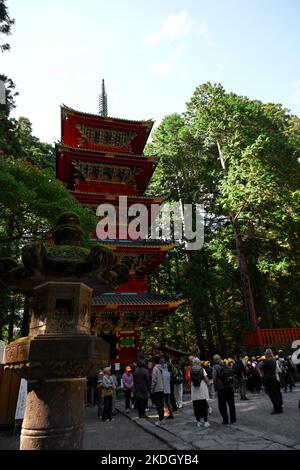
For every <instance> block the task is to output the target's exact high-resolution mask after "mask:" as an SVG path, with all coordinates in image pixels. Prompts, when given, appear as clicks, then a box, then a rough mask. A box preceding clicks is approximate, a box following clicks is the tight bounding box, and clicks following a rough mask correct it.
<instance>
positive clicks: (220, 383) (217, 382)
mask: <svg viewBox="0 0 300 470" xmlns="http://www.w3.org/2000/svg"><path fill="white" fill-rule="evenodd" d="M225 367H226V366H224V364H223V363H222V360H221V357H220V356H219V354H215V356H214V366H213V381H214V387H215V390H216V391H217V393H218V405H219V411H220V414H221V416H222V418H223V424H229V422H228V412H227V405H228V408H229V415H230V424H234V423H235V422H236V414H235V404H234V390H233V384H230V383H229V379H228V378H227V374H226V373H225ZM228 369H229V368H228ZM228 375H229V374H228Z"/></svg>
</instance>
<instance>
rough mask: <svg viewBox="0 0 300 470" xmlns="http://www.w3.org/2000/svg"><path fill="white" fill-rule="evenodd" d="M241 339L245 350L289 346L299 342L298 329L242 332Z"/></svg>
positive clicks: (260, 329) (299, 333)
mask: <svg viewBox="0 0 300 470" xmlns="http://www.w3.org/2000/svg"><path fill="white" fill-rule="evenodd" d="M242 337H243V342H244V344H245V346H246V347H247V348H252V347H257V346H259V347H267V346H270V347H271V346H273V347H275V346H276V347H280V346H291V344H292V342H293V341H295V340H297V339H299V340H300V327H295V328H270V329H267V328H257V329H256V330H254V331H250V330H248V331H244V332H243V333H242Z"/></svg>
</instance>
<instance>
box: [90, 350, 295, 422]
mask: <svg viewBox="0 0 300 470" xmlns="http://www.w3.org/2000/svg"><path fill="white" fill-rule="evenodd" d="M249 371H250V372H249ZM184 380H186V382H187V384H188V385H189V388H190V390H191V400H192V403H193V410H194V415H195V419H196V423H197V426H203V427H205V428H208V427H209V426H210V424H209V422H208V415H209V411H210V407H209V404H208V400H209V399H210V398H213V397H214V394H215V393H216V394H217V399H218V407H219V412H220V414H221V417H222V423H223V424H225V425H228V424H234V423H235V422H236V410H235V398H234V394H235V392H237V391H239V392H240V398H241V400H247V399H248V398H247V396H246V392H247V390H249V389H250V390H252V388H253V391H256V392H259V391H260V389H261V388H262V387H264V390H265V392H266V393H267V394H268V396H269V398H270V400H271V402H272V404H273V410H272V412H271V414H279V413H282V411H283V409H282V395H281V387H284V388H285V391H286V389H287V387H290V390H292V387H293V386H294V385H295V382H294V379H293V374H292V371H291V365H290V363H289V361H288V358H287V357H285V355H284V354H283V353H280V354H279V356H278V357H274V355H273V353H272V351H271V349H267V350H266V351H265V354H264V356H261V357H257V358H253V357H252V359H251V360H249V357H248V356H247V355H246V353H244V354H242V355H240V356H239V357H238V358H237V360H235V361H233V360H231V359H230V360H226V359H221V357H220V355H218V354H216V355H215V356H214V357H213V361H212V363H210V362H209V361H201V360H200V359H199V358H197V357H192V356H190V357H189V364H188V365H187V366H186V367H185V368H183V367H182V366H181V365H180V363H179V360H178V359H177V358H175V359H173V360H172V361H171V360H170V359H169V357H159V356H155V357H153V358H152V360H151V361H148V362H146V360H145V359H144V357H143V356H140V357H139V359H138V361H137V363H136V364H133V365H131V366H127V367H126V368H125V372H124V373H123V375H122V378H121V384H118V381H117V379H116V377H115V376H114V375H111V369H110V368H109V367H107V368H105V369H104V370H103V371H100V373H99V375H98V390H99V396H100V398H99V403H101V407H102V409H103V411H102V420H104V421H109V420H111V419H112V411H113V402H114V397H115V392H116V389H117V388H118V387H121V388H122V389H123V391H124V396H125V407H126V413H130V412H131V410H132V409H133V408H135V409H136V410H137V412H138V417H139V418H145V417H146V412H147V411H148V410H149V408H150V406H154V407H156V409H157V413H158V421H156V423H155V424H156V425H157V426H160V425H164V424H165V423H166V420H167V419H173V418H174V412H176V411H177V410H178V409H180V408H182V402H183V383H184ZM250 380H251V382H250ZM250 387H251V388H250ZM149 400H151V401H149ZM102 405H103V406H102ZM98 416H100V415H99V412H98Z"/></svg>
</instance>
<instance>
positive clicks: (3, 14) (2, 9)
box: [0, 0, 15, 52]
mask: <svg viewBox="0 0 300 470" xmlns="http://www.w3.org/2000/svg"><path fill="white" fill-rule="evenodd" d="M14 23H15V20H13V19H11V18H10V16H9V13H8V9H7V6H6V0H0V38H1V43H0V50H1V51H2V52H3V51H8V50H9V49H10V45H9V44H8V43H3V42H2V37H1V36H2V35H5V36H8V35H9V34H10V31H11V27H12V25H13V24H14Z"/></svg>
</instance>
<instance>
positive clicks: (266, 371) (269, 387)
mask: <svg viewBox="0 0 300 470" xmlns="http://www.w3.org/2000/svg"><path fill="white" fill-rule="evenodd" d="M265 356H266V359H265V360H264V361H263V362H262V363H261V364H260V369H261V371H262V373H263V384H264V386H265V387H266V392H267V393H268V395H269V397H270V400H271V402H272V403H273V407H274V409H273V411H272V412H271V415H275V414H279V413H282V411H283V410H282V395H281V391H280V382H279V376H278V370H277V362H276V359H275V358H274V356H273V353H272V350H271V349H267V350H266V351H265Z"/></svg>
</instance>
